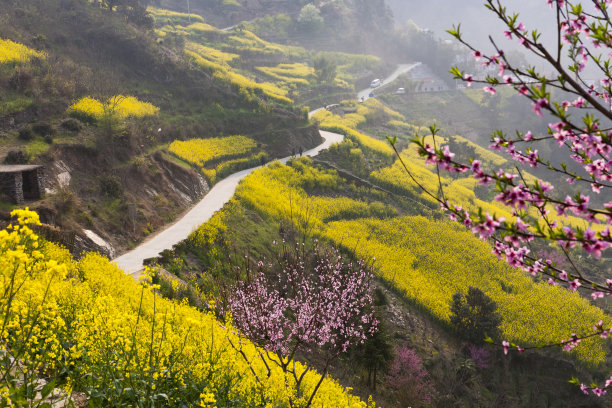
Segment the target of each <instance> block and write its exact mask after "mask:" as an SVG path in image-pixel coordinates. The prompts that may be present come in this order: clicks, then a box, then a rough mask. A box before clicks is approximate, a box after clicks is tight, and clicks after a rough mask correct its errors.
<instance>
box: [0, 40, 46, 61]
mask: <svg viewBox="0 0 612 408" xmlns="http://www.w3.org/2000/svg"><path fill="white" fill-rule="evenodd" d="M46 57H47V54H45V53H44V52H41V51H36V50H33V49H31V48H29V47H26V46H25V45H23V44H19V43H16V42H14V41H11V40H5V39H2V38H0V64H6V63H14V62H19V63H27V62H30V60H31V59H32V58H41V59H44V58H46Z"/></svg>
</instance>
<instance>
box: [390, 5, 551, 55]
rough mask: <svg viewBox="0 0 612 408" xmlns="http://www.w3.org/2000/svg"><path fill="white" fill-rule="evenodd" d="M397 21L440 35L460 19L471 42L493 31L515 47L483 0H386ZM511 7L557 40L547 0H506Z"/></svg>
mask: <svg viewBox="0 0 612 408" xmlns="http://www.w3.org/2000/svg"><path fill="white" fill-rule="evenodd" d="M387 3H388V4H389V6H390V7H391V9H392V10H393V14H394V16H395V21H396V24H397V25H402V24H404V23H405V22H406V21H408V20H412V21H413V22H415V23H416V24H417V25H418V26H419V27H421V28H423V29H430V30H432V31H433V32H434V33H435V35H436V36H437V37H440V38H442V39H445V38H451V37H450V36H449V35H448V34H447V33H446V32H445V31H446V30H448V29H450V28H452V26H453V25H454V24H458V23H461V28H462V32H464V34H465V38H466V39H468V40H469V41H470V42H473V43H475V44H477V45H478V46H483V45H484V44H487V43H488V40H487V38H488V36H489V35H490V34H492V35H493V37H494V38H495V39H496V41H497V40H499V43H500V44H504V45H503V47H505V48H508V47H510V48H516V47H517V46H516V43H514V44H512V45H510V44H508V42H507V41H505V39H504V38H503V30H504V27H503V26H502V25H501V23H500V22H499V20H497V19H496V17H495V15H494V14H493V13H492V12H491V11H490V10H488V9H487V8H485V7H484V1H483V0H461V1H457V0H429V1H422V0H387ZM502 3H503V4H504V5H505V6H506V7H507V8H508V11H513V12H517V13H519V14H520V18H519V20H520V21H522V22H523V23H524V24H525V25H526V26H527V28H529V29H533V28H535V27H537V28H538V29H539V30H540V31H543V33H544V34H543V38H544V41H546V42H549V41H554V40H555V37H554V36H553V35H552V33H551V29H553V30H554V23H555V21H554V15H553V13H552V12H551V10H550V8H549V6H548V5H547V4H546V1H545V0H503V1H502Z"/></svg>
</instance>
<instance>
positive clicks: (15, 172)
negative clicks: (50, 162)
mask: <svg viewBox="0 0 612 408" xmlns="http://www.w3.org/2000/svg"><path fill="white" fill-rule="evenodd" d="M43 183H44V167H43V166H41V165H37V164H30V165H22V164H14V165H13V164H11V165H0V191H2V193H4V195H6V196H7V197H8V198H9V199H11V200H12V201H13V202H14V203H15V204H23V203H24V202H25V201H29V200H38V199H40V198H42V196H43V193H44V191H45V190H44V187H43Z"/></svg>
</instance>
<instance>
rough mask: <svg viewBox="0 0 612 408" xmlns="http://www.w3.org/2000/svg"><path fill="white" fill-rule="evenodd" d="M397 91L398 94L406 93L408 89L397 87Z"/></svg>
mask: <svg viewBox="0 0 612 408" xmlns="http://www.w3.org/2000/svg"><path fill="white" fill-rule="evenodd" d="M395 93H396V94H397V95H404V94H405V93H406V89H404V88H397V91H395Z"/></svg>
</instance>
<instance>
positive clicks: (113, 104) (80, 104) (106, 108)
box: [68, 95, 159, 119]
mask: <svg viewBox="0 0 612 408" xmlns="http://www.w3.org/2000/svg"><path fill="white" fill-rule="evenodd" d="M68 111H69V112H74V113H76V114H82V115H85V116H89V117H92V118H94V119H100V118H101V117H102V116H104V114H105V113H106V112H113V113H115V114H117V115H118V116H119V117H120V118H121V119H126V118H142V117H145V116H152V115H156V114H157V113H158V112H159V108H158V107H156V106H154V105H153V104H151V103H148V102H142V101H139V100H138V99H137V98H135V97H133V96H124V95H117V96H113V97H112V98H109V99H108V100H107V101H106V102H105V103H102V102H100V101H98V100H97V99H94V98H91V97H85V98H82V99H80V100H79V101H77V102H75V103H74V104H73V105H71V106H70V107H69V108H68Z"/></svg>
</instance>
